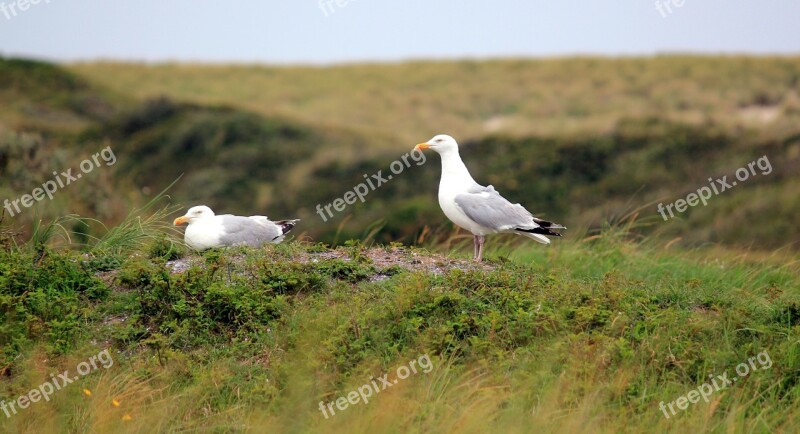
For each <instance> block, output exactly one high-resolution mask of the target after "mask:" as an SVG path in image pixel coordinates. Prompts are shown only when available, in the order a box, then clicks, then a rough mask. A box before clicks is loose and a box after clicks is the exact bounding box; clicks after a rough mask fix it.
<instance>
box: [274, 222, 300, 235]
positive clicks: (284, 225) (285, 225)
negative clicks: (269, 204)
mask: <svg viewBox="0 0 800 434" xmlns="http://www.w3.org/2000/svg"><path fill="white" fill-rule="evenodd" d="M299 221H300V219H294V220H278V221H276V222H275V224H276V225H278V226H280V228H281V232H282V233H283V235H286V234H288V233H289V232H290V231H291V230H292V229H294V227H295V226H296V225H297V222H299Z"/></svg>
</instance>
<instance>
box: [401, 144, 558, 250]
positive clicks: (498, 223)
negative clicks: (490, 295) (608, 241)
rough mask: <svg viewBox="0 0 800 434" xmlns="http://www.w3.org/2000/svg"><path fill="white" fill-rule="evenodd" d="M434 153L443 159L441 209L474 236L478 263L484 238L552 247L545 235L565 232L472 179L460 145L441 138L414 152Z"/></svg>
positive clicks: (440, 187) (423, 145)
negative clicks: (501, 236) (503, 236)
mask: <svg viewBox="0 0 800 434" xmlns="http://www.w3.org/2000/svg"><path fill="white" fill-rule="evenodd" d="M428 148H430V149H433V150H434V151H436V152H438V153H439V155H441V157H442V179H441V181H440V182H439V206H441V207H442V211H444V214H445V215H446V216H447V218H449V219H450V220H451V221H452V222H453V223H455V224H456V225H458V226H460V227H462V228H464V229H466V230H468V231H470V232H472V234H473V235H474V239H473V243H474V254H475V258H474V259H475V260H476V261H478V262H480V261H481V260H482V259H483V243H484V236H485V235H487V234H496V233H499V232H508V233H515V234H518V235H524V236H526V237H529V238H533V239H534V240H536V241H538V242H540V243H542V244H550V239H548V238H547V237H545V235H550V236H554V237H560V236H561V234H559V233H558V232H554V231H553V229H566V228H565V227H564V226H561V225H560V224H557V223H552V222H549V221H546V220H542V219H538V218H536V217H534V216H533V215H532V214H531V213H529V212H528V210H526V209H525V208H523V207H522V205H520V204H512V203H511V202H509V201H508V200H506V199H505V198H504V197H503V196H500V193H498V192H497V191H495V189H494V187H492V186H491V185H490V186H488V187H484V186H482V185H480V184H478V183H477V182H475V180H474V179H472V176H470V174H469V171H468V170H467V166H465V165H464V162H463V161H461V157H460V156H459V155H458V143H456V141H455V139H453V138H452V137H450V136H448V135H445V134H440V135H438V136H435V137H434V138H432V139H430V140H428V141H427V142H425V143H420V144H418V145H417V146H416V147H415V148H414V150H415V151H421V150H422V149H428Z"/></svg>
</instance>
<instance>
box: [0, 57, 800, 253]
mask: <svg viewBox="0 0 800 434" xmlns="http://www.w3.org/2000/svg"><path fill="white" fill-rule="evenodd" d="M798 95H800V59H798V58H751V57H687V56H663V57H654V58H640V59H638V58H630V59H600V58H572V59H550V60H497V61H483V62H476V61H461V62H411V63H404V64H386V65H345V66H332V67H299V66H296V67H264V66H246V65H243V66H211V65H183V64H182V65H170V64H167V65H142V64H114V63H91V64H77V65H68V66H63V67H62V66H56V65H51V64H46V63H39V62H32V61H26V60H13V59H12V60H3V61H0V173H2V174H3V178H2V181H0V196H2V198H6V197H8V198H17V197H19V196H20V195H22V194H25V193H30V192H31V190H32V189H33V188H35V187H37V186H39V185H41V183H42V182H44V181H46V180H48V179H49V178H50V177H51V173H52V171H53V170H59V171H60V170H63V169H66V168H68V167H74V166H75V164H76V163H77V162H79V161H80V160H81V159H83V158H86V156H88V155H91V154H92V153H95V152H97V151H98V150H100V149H102V148H103V147H105V146H111V148H112V149H113V150H114V151H115V153H116V155H117V158H118V163H117V164H116V165H115V166H113V167H104V168H102V169H98V170H96V171H95V172H93V173H92V174H90V175H89V176H87V177H86V179H84V180H81V181H80V185H76V186H70V187H68V188H67V189H65V190H63V191H60V192H59V193H58V195H57V197H56V199H55V200H54V201H52V202H50V201H45V202H42V203H41V204H39V205H38V207H37V209H36V213H37V215H39V216H42V217H55V216H60V215H64V214H66V213H78V214H81V215H84V216H87V217H93V218H97V219H99V220H101V221H104V222H108V223H113V222H115V221H119V220H120V219H121V218H122V217H123V216H124V215H125V214H126V213H127V210H128V209H129V206H130V205H131V204H132V203H133V204H136V203H142V202H143V201H145V200H146V199H147V198H148V197H150V196H152V195H153V194H155V193H157V192H158V191H160V190H161V189H162V188H163V187H165V186H166V185H168V184H170V183H171V182H172V181H173V180H175V179H176V178H178V177H179V176H180V175H183V177H182V178H181V180H180V181H179V183H178V184H177V185H176V186H175V187H174V188H173V189H172V190H171V191H170V194H171V196H172V199H173V201H174V202H177V203H180V204H182V205H185V206H191V205H195V204H201V203H203V204H206V205H209V206H211V207H212V208H214V209H215V210H218V211H221V212H232V213H242V214H266V215H269V216H270V217H273V218H290V217H300V218H303V222H302V224H301V226H299V227H298V228H297V229H296V231H297V233H298V234H300V235H302V234H303V233H305V234H306V235H308V236H310V237H312V238H313V239H315V240H319V241H326V242H333V241H337V240H343V239H348V238H353V237H355V238H362V237H364V236H366V235H367V234H368V233H372V232H371V231H377V232H374V233H373V235H374V236H375V238H376V239H377V240H380V241H407V242H408V241H414V240H421V239H424V238H425V237H427V236H429V231H428V229H426V228H430V229H432V230H433V232H434V234H436V233H439V232H438V231H437V229H438V230H441V229H444V230H446V229H447V228H448V227H449V226H448V224H449V223H448V222H447V221H446V219H445V218H444V216H443V215H442V214H441V212H440V211H439V209H438V203H437V201H436V190H437V186H438V176H439V161H438V156H437V155H435V154H433V153H430V154H428V155H426V157H427V163H426V164H425V165H422V166H417V165H415V164H412V166H411V167H410V168H408V169H406V171H405V172H404V173H403V174H401V175H398V176H395V178H394V179H393V180H392V181H391V182H389V183H388V184H386V185H384V186H382V187H381V188H380V189H379V190H377V191H375V192H372V193H371V194H370V195H369V196H368V198H367V200H366V202H365V203H364V204H361V203H357V204H356V205H354V206H352V207H350V208H348V209H347V210H345V212H344V213H342V214H340V215H337V216H336V217H335V218H334V219H332V220H329V221H327V222H323V221H322V220H321V219H320V218H319V217H318V216H317V215H316V214H315V207H316V205H317V204H321V205H323V206H324V205H326V204H328V203H331V202H332V201H333V200H335V199H336V198H339V197H342V196H343V195H344V193H345V192H347V191H348V190H351V189H352V188H353V187H354V186H355V185H356V184H358V183H360V182H362V181H363V175H364V174H367V175H369V174H372V173H376V172H377V171H378V170H382V171H383V172H384V174H385V173H387V172H388V170H389V165H390V164H391V162H392V161H394V160H396V159H398V158H399V157H400V156H401V155H403V154H405V153H407V152H409V151H410V150H411V148H412V147H413V146H414V144H416V143H417V142H419V141H423V140H427V139H428V138H429V137H430V136H432V135H433V134H435V133H449V134H451V135H453V136H455V137H456V138H457V139H458V140H459V141H460V143H461V145H462V156H463V157H464V160H465V161H466V163H467V165H468V166H469V167H470V169H471V171H472V173H473V175H474V176H475V178H476V179H477V180H478V181H479V182H483V183H487V184H493V185H494V186H495V187H496V188H497V189H498V190H499V191H500V192H501V193H503V194H504V195H505V196H506V197H508V198H509V199H511V200H513V201H518V202H520V203H523V204H524V205H526V206H527V207H528V208H530V209H531V210H532V211H533V212H535V213H537V214H541V215H543V216H546V217H549V218H552V219H554V220H557V221H559V222H563V223H564V224H566V225H567V226H569V227H570V228H572V229H571V230H570V231H571V232H570V233H573V234H575V233H580V232H581V231H582V229H590V228H594V227H597V226H599V225H600V224H602V222H604V221H606V220H612V221H613V220H614V219H618V218H621V217H622V216H623V215H626V214H628V213H629V212H631V211H633V210H638V211H639V220H640V221H643V222H645V223H651V224H650V225H649V226H647V227H642V228H641V229H640V230H641V231H642V232H652V231H656V232H658V233H659V234H661V235H663V236H665V237H669V239H672V238H676V237H680V239H681V242H682V243H686V244H692V245H696V244H699V243H704V242H715V243H723V244H728V245H740V246H748V247H754V248H763V249H767V248H775V247H780V246H784V245H787V244H789V243H793V242H796V241H797V240H798V239H800V237H798V235H799V234H800V195H798V194H797V193H798V185H797V175H796V174H797V173H798V169H800V96H798ZM761 156H767V157H768V159H769V161H770V163H771V166H772V168H773V171H772V172H771V173H769V174H767V175H758V176H753V177H752V179H750V180H748V181H747V182H745V183H741V185H740V186H737V187H736V188H734V189H732V190H730V191H726V192H724V193H722V194H721V195H719V196H715V197H713V198H711V200H710V201H709V204H708V206H706V207H703V206H697V207H694V208H690V209H689V211H687V212H686V213H684V214H682V215H681V216H680V218H678V219H673V220H670V221H669V222H666V223H665V222H663V221H662V220H661V219H660V217H659V215H658V213H657V210H656V204H657V203H659V202H664V203H665V204H667V203H671V202H673V201H675V200H676V199H680V198H685V197H686V195H687V194H688V193H690V192H693V191H695V190H697V189H698V188H700V187H702V186H705V185H708V178H718V177H722V176H725V175H727V176H728V179H731V178H733V175H734V173H735V171H736V169H738V168H740V167H742V166H746V165H747V164H748V163H750V162H751V161H753V160H755V159H756V158H759V157H761ZM33 218H34V210H26V211H25V212H24V213H23V214H22V215H20V216H17V217H14V218H13V219H11V220H9V219H8V217H6V221H5V223H6V224H7V223H9V222H10V223H11V224H13V225H16V226H17V227H21V228H22V230H23V232H24V231H26V228H27V227H29V225H30V223H31V221H32V220H33ZM378 229H380V230H378ZM796 247H797V246H796V245H794V247H793V248H796Z"/></svg>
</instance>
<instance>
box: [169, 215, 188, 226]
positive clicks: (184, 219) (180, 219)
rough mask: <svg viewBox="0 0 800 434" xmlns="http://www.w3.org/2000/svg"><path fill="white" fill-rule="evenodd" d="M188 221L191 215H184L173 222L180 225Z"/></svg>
mask: <svg viewBox="0 0 800 434" xmlns="http://www.w3.org/2000/svg"><path fill="white" fill-rule="evenodd" d="M188 221H189V217H186V216H183V217H178V218H176V219H175V221H174V222H172V224H174V225H175V226H179V225H182V224H184V223H186V222H188Z"/></svg>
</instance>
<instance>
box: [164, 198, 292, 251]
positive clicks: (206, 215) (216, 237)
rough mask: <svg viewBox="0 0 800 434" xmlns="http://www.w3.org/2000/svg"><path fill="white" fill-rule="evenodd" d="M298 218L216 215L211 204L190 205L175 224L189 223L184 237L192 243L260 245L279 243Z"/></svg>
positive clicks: (196, 246)
mask: <svg viewBox="0 0 800 434" xmlns="http://www.w3.org/2000/svg"><path fill="white" fill-rule="evenodd" d="M298 221H299V220H279V221H277V222H273V221H270V220H269V219H268V218H267V217H265V216H260V215H256V216H250V217H241V216H236V215H230V214H225V215H215V214H214V211H211V208H209V207H207V206H205V205H200V206H193V207H191V208H189V211H187V212H186V215H185V216H183V217H178V218H176V219H175V221H174V222H173V223H174V224H175V225H176V226H177V225H182V224H184V223H189V226H187V227H186V233H185V234H184V240H185V241H186V244H188V245H189V247H191V248H193V249H196V250H205V249H210V248H212V247H225V246H239V245H247V246H252V247H259V246H261V245H262V244H265V243H274V244H277V243H280V242H281V241H283V236H284V235H286V234H287V233H289V231H291V230H292V228H293V227H294V225H295V224H296V223H297V222H298Z"/></svg>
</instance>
